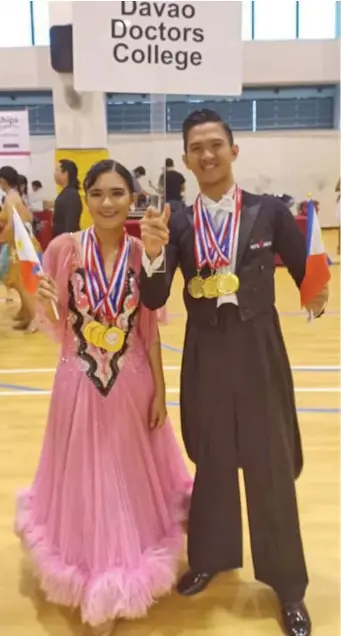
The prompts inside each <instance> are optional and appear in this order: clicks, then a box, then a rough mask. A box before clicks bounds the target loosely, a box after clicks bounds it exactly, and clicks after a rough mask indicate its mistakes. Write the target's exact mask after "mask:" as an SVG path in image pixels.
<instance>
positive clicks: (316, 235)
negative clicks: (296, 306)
mask: <svg viewBox="0 0 341 636" xmlns="http://www.w3.org/2000/svg"><path fill="white" fill-rule="evenodd" d="M306 244H307V262H306V271H305V276H304V279H303V282H302V285H301V304H302V307H305V306H306V305H307V304H308V303H309V302H311V301H312V300H313V299H314V298H315V297H316V296H317V295H318V294H319V293H320V292H321V291H322V289H323V288H324V287H325V286H326V285H327V283H328V282H329V280H330V270H329V263H330V261H329V258H328V256H327V254H326V250H325V248H324V244H323V239H322V232H321V227H320V224H319V221H318V218H317V214H316V210H315V205H314V202H313V201H312V199H311V197H309V201H308V208H307V235H306Z"/></svg>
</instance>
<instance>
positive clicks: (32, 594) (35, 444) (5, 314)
mask: <svg viewBox="0 0 341 636" xmlns="http://www.w3.org/2000/svg"><path fill="white" fill-rule="evenodd" d="M329 240H330V241H333V242H334V243H335V239H334V237H330V238H329ZM332 247H333V248H334V244H333V246H332ZM276 286H277V306H278V309H279V311H280V315H281V321H282V326H283V330H284V334H285V337H286V342H287V344H288V350H289V354H290V360H291V364H292V366H293V372H294V379H295V386H296V396H297V407H298V411H299V419H300V425H301V430H302V436H303V443H304V451H305V470H304V473H303V475H302V477H301V479H300V480H299V482H298V496H299V506H300V514H301V523H302V531H303V537H304V544H305V550H306V556H307V561H308V567H309V572H310V578H311V584H310V587H309V592H308V597H307V602H308V605H309V608H310V611H311V615H312V619H313V622H314V632H313V633H314V635H315V636H336V634H337V633H339V630H340V613H339V597H340V587H339V575H340V561H339V541H340V527H339V516H340V509H339V472H340V471H339V432H340V430H339V429H340V355H339V354H340V271H339V265H334V266H333V269H332V295H331V300H330V303H329V307H328V311H327V315H326V316H325V318H324V319H323V320H318V321H316V322H314V323H313V324H310V325H308V324H307V321H306V317H305V315H304V313H302V312H301V311H300V307H299V298H298V294H297V291H296V290H295V288H294V285H293V283H292V281H291V280H290V279H289V276H288V274H287V273H286V272H285V271H284V270H279V271H277V274H276ZM14 310H15V307H14V306H11V305H7V304H6V303H5V302H4V290H3V289H1V288H0V636H46V635H47V636H70V635H72V636H78V635H80V634H81V633H83V631H82V630H81V628H80V625H79V623H78V619H77V617H75V616H72V615H70V614H68V613H67V612H64V611H61V610H59V609H58V608H56V607H54V606H52V605H49V604H48V603H46V601H45V600H44V597H43V596H42V595H41V594H39V593H38V591H37V590H36V588H35V586H34V585H33V583H32V580H31V578H30V576H29V573H26V574H25V575H24V576H22V575H21V563H22V559H21V550H20V547H19V545H18V541H17V539H16V537H15V536H14V535H13V533H12V520H13V510H14V496H15V492H16V491H17V490H18V489H19V488H20V487H22V486H26V485H28V484H30V482H31V480H32V478H33V475H34V471H35V468H36V465H37V461H38V458H39V453H40V448H41V442H42V436H43V433H44V426H45V420H46V414H47V409H48V404H49V391H50V389H51V386H52V382H53V373H54V368H55V364H56V360H57V348H56V346H55V345H54V344H52V343H50V342H49V341H48V340H47V338H46V337H45V336H44V335H42V334H38V335H34V336H27V335H24V334H19V333H15V332H13V331H12V330H11V317H12V315H13V314H14ZM169 312H170V324H169V325H168V326H166V327H163V328H162V341H163V344H164V349H163V358H164V365H165V369H166V371H165V373H166V379H167V391H168V394H167V395H168V402H169V412H170V415H171V417H172V420H173V423H174V428H175V430H176V433H177V435H178V438H179V442H180V443H181V438H180V428H179V410H178V400H179V365H180V361H181V347H182V340H183V333H184V309H183V304H182V299H181V280H180V276H177V278H176V281H175V284H174V288H173V293H172V297H171V299H170V302H169ZM35 389H36V390H35ZM244 511H245V506H244ZM244 519H245V523H244V533H245V548H244V550H245V566H244V569H243V570H242V571H241V572H239V573H232V574H230V575H229V574H226V575H222V576H220V577H218V578H217V580H216V581H215V582H214V583H213V584H212V585H211V586H210V588H209V589H208V590H207V592H205V593H204V594H203V595H201V596H199V597H197V598H194V599H191V600H186V599H183V598H180V597H179V596H178V595H177V594H176V593H174V594H172V595H170V596H169V597H167V598H165V599H162V600H161V601H160V602H159V603H158V604H157V605H155V607H154V608H153V609H152V610H151V611H150V613H149V616H148V618H147V619H145V620H142V621H137V622H134V623H133V624H132V623H125V622H122V623H120V624H119V625H118V627H117V632H116V633H117V636H125V635H128V634H130V635H133V636H194V635H195V636H200V635H203V634H207V636H225V634H231V636H232V635H233V636H234V635H235V634H238V635H239V636H276V634H278V635H280V634H281V629H280V627H279V626H278V623H277V618H278V617H277V604H276V601H275V598H274V596H273V594H272V592H271V590H268V589H267V588H265V587H263V586H261V585H259V584H257V583H255V582H254V580H253V571H252V563H251V557H250V546H249V540H248V529H247V522H246V518H245V514H244ZM226 532H228V528H226ZM183 567H185V555H184V563H183Z"/></svg>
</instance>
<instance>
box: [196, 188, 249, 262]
mask: <svg viewBox="0 0 341 636" xmlns="http://www.w3.org/2000/svg"><path fill="white" fill-rule="evenodd" d="M234 201H235V210H234V213H233V212H230V213H227V214H226V217H225V219H224V221H223V223H222V225H221V227H220V229H219V230H218V232H216V230H215V228H214V226H213V223H212V218H211V215H210V213H209V211H208V210H206V208H205V207H204V205H203V202H202V199H201V196H200V195H199V196H198V198H197V200H196V202H195V204H194V230H195V256H196V262H197V268H198V270H200V269H201V268H202V267H203V266H204V265H206V264H207V265H209V267H210V269H211V271H216V270H217V269H220V268H221V267H224V266H229V265H230V264H231V261H232V256H233V254H234V251H235V249H236V237H237V232H238V227H239V221H240V214H241V208H242V191H241V188H239V187H237V188H236V192H235V197H234Z"/></svg>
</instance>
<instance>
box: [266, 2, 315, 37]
mask: <svg viewBox="0 0 341 636" xmlns="http://www.w3.org/2000/svg"><path fill="white" fill-rule="evenodd" d="M309 1H311V0H309ZM320 1H321V0H320ZM325 1H327V0H323V2H325ZM296 10H297V9H296V0H255V23H254V31H255V39H256V40H290V39H294V38H296V35H297V33H296Z"/></svg>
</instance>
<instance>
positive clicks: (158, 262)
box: [142, 186, 239, 307]
mask: <svg viewBox="0 0 341 636" xmlns="http://www.w3.org/2000/svg"><path fill="white" fill-rule="evenodd" d="M235 191H236V186H233V188H231V190H229V191H228V192H227V193H226V194H225V195H224V196H223V197H222V198H221V199H220V201H219V202H217V201H212V200H211V199H209V198H208V197H205V196H202V201H203V204H204V206H205V208H206V209H207V210H208V212H209V213H210V215H211V218H212V222H213V225H214V228H215V230H218V228H220V226H221V224H222V221H223V218H224V215H225V214H228V213H229V212H232V213H233V214H235V212H236V197H235V196H234V195H235ZM238 239H239V224H238V227H236V233H235V240H234V250H233V252H232V255H231V264H230V265H229V266H228V267H221V268H220V269H219V270H218V271H219V272H220V273H222V274H226V273H228V272H232V273H235V269H236V261H237V250H238ZM164 259H165V250H163V251H162V253H161V254H160V256H158V257H157V258H156V259H155V260H154V261H153V262H152V263H151V262H150V260H149V259H148V257H147V255H146V253H145V252H143V254H142V266H143V268H144V270H145V272H146V274H147V276H148V277H151V276H153V274H155V273H157V272H158V271H159V270H161V267H162V266H163V265H164ZM226 303H232V304H233V305H238V299H237V296H236V294H232V295H229V296H220V298H218V299H217V306H218V307H221V305H224V304H226Z"/></svg>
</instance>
